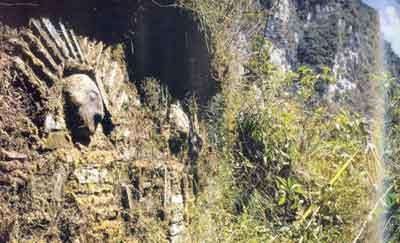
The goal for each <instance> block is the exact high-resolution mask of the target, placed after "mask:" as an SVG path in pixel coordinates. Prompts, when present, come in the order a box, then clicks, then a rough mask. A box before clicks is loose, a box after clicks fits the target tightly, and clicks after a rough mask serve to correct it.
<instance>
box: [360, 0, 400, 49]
mask: <svg viewBox="0 0 400 243" xmlns="http://www.w3.org/2000/svg"><path fill="white" fill-rule="evenodd" d="M363 2H365V3H367V4H368V5H370V6H372V7H373V8H375V9H377V10H378V11H379V15H380V18H381V30H382V32H383V35H384V38H385V40H387V41H388V42H390V43H391V44H392V48H393V50H394V52H395V53H396V54H397V55H399V56H400V3H399V2H400V1H396V0H363Z"/></svg>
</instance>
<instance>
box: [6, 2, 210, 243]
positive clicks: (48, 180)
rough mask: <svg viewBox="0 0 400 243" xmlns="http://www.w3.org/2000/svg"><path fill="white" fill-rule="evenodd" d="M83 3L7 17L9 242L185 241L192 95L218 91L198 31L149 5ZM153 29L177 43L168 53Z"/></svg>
mask: <svg viewBox="0 0 400 243" xmlns="http://www.w3.org/2000/svg"><path fill="white" fill-rule="evenodd" d="M79 2H80V1H72V2H69V3H66V2H63V3H61V6H62V7H64V9H63V11H60V12H58V10H61V8H62V7H60V6H54V2H52V1H42V4H41V5H40V7H38V8H29V7H27V9H28V10H27V9H26V6H23V7H21V8H18V7H15V8H12V10H11V11H10V12H9V13H7V14H4V15H3V18H2V20H3V23H1V29H2V32H1V34H0V36H1V37H0V38H1V40H0V63H1V67H0V68H1V70H0V75H1V80H2V82H1V84H0V113H1V116H0V145H1V146H0V222H1V223H0V242H184V239H185V227H186V225H187V223H188V221H189V214H188V213H187V207H188V204H189V202H190V201H191V199H192V198H193V196H194V194H195V192H196V190H197V189H198V187H199V183H198V182H199V177H198V171H197V170H198V168H199V166H200V164H199V163H198V161H200V160H201V159H200V158H201V154H202V151H203V150H202V138H201V136H200V132H199V126H198V121H197V118H196V117H197V112H198V110H194V108H193V107H194V106H190V105H188V104H189V103H188V102H184V101H183V97H184V96H185V93H186V92H188V91H193V93H200V94H202V95H203V96H202V98H205V99H204V102H206V101H207V94H204V92H209V91H210V90H211V91H210V92H209V93H210V95H211V93H213V92H214V91H213V90H215V89H216V87H215V84H214V83H212V82H208V81H209V80H210V77H209V68H208V61H209V60H208V53H207V51H206V50H205V49H204V40H203V39H201V35H200V32H199V26H197V22H196V21H195V20H194V18H190V20H191V22H185V21H179V19H180V18H186V20H187V19H189V17H188V16H191V14H192V13H183V11H181V10H177V9H168V10H166V9H165V11H164V9H163V8H160V7H158V6H157V5H154V4H149V2H147V3H146V4H143V5H141V4H139V2H140V1H137V2H135V1H130V2H129V3H127V2H128V1H126V2H125V3H119V4H114V5H112V6H111V5H108V1H103V2H98V1H94V2H85V4H82V5H81V6H80V7H81V8H78V5H79ZM86 4H87V5H86ZM91 4H92V5H91ZM121 6H124V7H125V9H124V8H123V7H121ZM96 7H97V9H96ZM148 8H157V9H158V12H155V13H153V12H151V11H150V10H149V9H148ZM24 10H27V11H28V14H27V15H25V14H23V15H18V14H19V13H21V11H22V12H23V11H24ZM55 10H57V11H55ZM73 10H77V11H73ZM127 11H128V12H129V11H131V12H130V14H127V13H126V12H127ZM110 12H112V13H113V14H115V16H114V18H113V19H107V21H109V22H107V21H105V19H106V18H105V17H104V15H103V14H106V13H107V14H110ZM65 13H67V14H66V15H67V16H65V15H64V14H65ZM150 13H151V16H148V15H149V14H150ZM63 16H64V17H65V18H64V20H62V21H61V24H59V23H58V19H59V18H62V17H63ZM157 16H159V18H158V17H157ZM168 16H173V17H174V20H175V21H174V22H173V23H171V22H169V23H165V24H164V25H163V26H162V29H158V28H157V26H154V25H151V24H150V23H149V22H151V21H156V22H160V21H162V20H163V19H165V18H167V17H168ZM29 18H32V19H31V21H30V22H28V19H29ZM130 18H132V19H135V18H138V20H137V19H135V20H133V21H132V22H135V21H136V20H137V21H138V22H135V23H136V24H137V25H139V26H141V28H139V27H138V28H137V29H135V28H134V26H136V25H135V23H132V22H130ZM65 19H69V20H71V21H68V20H65ZM79 20H81V21H82V22H80V21H79ZM100 20H102V21H105V22H104V23H108V24H109V25H111V26H108V27H110V28H108V27H104V26H103V27H104V29H102V30H99V29H98V24H95V25H92V23H93V22H96V21H100ZM150 20H151V21H150ZM181 20H182V19H181ZM120 22H123V23H124V25H118V26H114V24H115V23H120ZM175 23H180V24H186V27H185V26H184V27H185V28H183V29H182V28H180V27H182V26H174V25H173V24H175ZM96 26H97V27H96ZM114 27H115V28H114ZM126 28H132V29H130V32H129V31H128V30H127V29H126ZM108 30H112V31H108ZM153 31H154V33H158V34H159V35H160V36H161V35H162V34H165V35H168V33H169V34H170V36H166V37H167V38H168V39H170V40H171V41H169V42H168V43H167V44H166V45H167V46H166V47H165V49H162V48H161V49H160V46H159V45H160V43H159V41H160V40H158V39H157V38H158V37H160V36H156V37H154V36H152V35H146V34H145V33H144V32H146V33H149V32H150V33H151V32H153ZM162 31H164V32H162ZM170 31H172V32H170ZM73 32H75V33H77V34H76V35H75V34H73ZM133 32H134V33H139V34H140V35H141V39H140V38H138V37H137V38H133V37H132V36H131V35H132V33H133ZM188 33H190V36H191V37H193V38H194V39H193V40H190V42H189V40H188V39H187V35H188ZM139 39H140V40H139ZM172 39H174V40H179V43H186V44H185V45H183V46H181V45H178V46H176V45H175V44H176V43H175V42H173V41H172ZM145 45H146V46H145ZM139 47H143V49H142V50H141V51H140V52H137V51H136V48H139ZM152 47H154V48H155V47H157V48H159V49H157V50H159V52H158V53H156V52H154V49H152ZM190 50H193V51H190ZM150 54H151V55H159V57H162V58H160V62H149V61H147V62H145V61H143V59H144V58H145V59H146V60H150V59H157V57H154V56H152V57H149V56H148V55H150ZM138 55H139V56H138ZM173 60H176V61H179V64H178V63H174V62H173ZM149 63H156V64H155V65H154V66H150V64H149ZM171 67H173V69H170V68H171ZM135 68H136V69H135ZM194 68H197V69H196V70H194V71H193V69H194ZM136 70H139V71H140V73H139V74H137V73H136ZM184 70H186V71H187V72H186V71H185V72H184ZM190 70H192V71H193V72H189V71H190ZM155 71H157V72H155ZM181 71H182V72H181ZM182 73H183V74H182ZM166 74H168V75H169V76H168V75H166ZM189 74H190V75H189ZM138 75H139V76H141V78H142V79H143V80H142V79H140V80H135V78H137V77H138ZM149 76H155V78H150V77H149ZM185 78H187V80H186V81H187V82H186V83H182V82H184V81H185V80H184V79H185ZM135 81H136V82H135ZM201 82H205V83H207V86H202V85H201ZM135 84H137V86H135ZM196 91H198V92H196ZM185 104H186V105H185ZM192 108H193V110H192Z"/></svg>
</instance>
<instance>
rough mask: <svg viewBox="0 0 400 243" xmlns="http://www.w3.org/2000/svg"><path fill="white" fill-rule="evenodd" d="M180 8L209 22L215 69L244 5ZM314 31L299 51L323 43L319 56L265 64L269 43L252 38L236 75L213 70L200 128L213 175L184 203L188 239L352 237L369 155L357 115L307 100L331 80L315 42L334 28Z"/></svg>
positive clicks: (364, 208)
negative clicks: (293, 63) (216, 92)
mask: <svg viewBox="0 0 400 243" xmlns="http://www.w3.org/2000/svg"><path fill="white" fill-rule="evenodd" d="M207 4H208V5H207ZM186 6H187V7H189V8H191V9H193V10H194V11H196V12H198V13H199V15H200V18H202V19H204V21H207V23H208V24H209V25H211V28H210V32H211V35H214V37H215V39H214V41H215V46H214V47H215V48H216V52H218V54H217V55H216V56H217V58H218V62H217V64H215V63H214V65H217V68H216V69H217V70H218V71H220V70H219V69H218V68H221V67H223V66H224V65H225V66H226V65H230V64H231V62H232V59H231V58H234V57H233V56H231V55H230V54H229V53H231V49H229V48H226V43H227V42H229V40H228V39H227V38H228V37H229V34H226V33H224V32H225V30H224V28H227V29H229V27H230V26H231V24H232V23H234V22H235V21H239V19H240V18H242V17H243V16H244V15H243V11H240V10H238V9H236V8H240V7H241V6H245V7H247V6H248V4H246V3H244V2H243V1H238V2H236V1H228V2H226V1H208V0H205V1H186ZM225 13H227V14H225ZM239 13H240V14H239ZM235 14H237V15H238V18H236V16H235ZM223 15H224V16H223ZM221 33H222V34H221ZM316 34H317V35H318V36H317V37H316V38H317V39H318V40H317V41H315V40H313V38H314V37H313V36H311V35H312V33H309V35H310V36H309V38H308V40H309V43H308V44H310V43H311V44H310V46H307V47H306V46H304V48H309V49H307V50H306V49H305V50H304V58H308V57H306V56H308V55H309V57H310V58H313V57H311V56H312V55H314V53H316V52H319V51H320V49H321V48H322V49H326V50H324V51H322V52H321V53H322V54H323V56H318V58H322V59H321V60H314V61H313V60H311V62H312V63H314V64H315V66H314V67H313V69H311V68H308V67H300V68H299V69H298V70H297V71H296V72H290V73H282V72H281V71H280V70H279V69H278V68H276V67H275V66H274V65H272V64H271V62H270V59H269V52H270V48H271V46H270V44H269V43H268V42H267V41H266V40H265V39H264V38H263V37H260V36H256V37H255V38H254V41H253V46H252V47H253V49H252V50H251V53H253V55H251V56H250V58H249V60H248V62H247V63H246V64H245V68H246V69H247V71H248V72H247V75H246V76H245V77H240V78H237V77H235V75H234V74H231V73H229V71H227V70H229V68H225V69H223V70H224V72H217V73H218V74H220V73H224V75H218V77H219V78H220V81H221V82H222V87H223V90H222V94H221V95H220V96H218V97H217V98H215V102H213V103H212V104H211V106H210V107H211V109H210V114H214V115H211V117H213V122H212V124H213V125H212V129H210V130H211V131H212V134H213V135H214V136H211V137H213V138H215V140H217V141H218V142H216V144H217V145H218V150H219V158H220V161H218V163H217V164H218V165H219V175H218V177H217V178H213V179H212V178H209V180H210V185H209V186H208V187H207V188H205V191H206V193H204V194H202V195H201V196H200V197H199V198H198V201H197V202H196V204H195V205H196V206H195V207H194V208H193V209H192V210H193V211H192V213H193V215H194V217H193V219H192V220H193V221H192V225H191V229H190V232H191V235H192V237H194V238H195V239H194V242H270V241H272V242H318V243H319V242H341V241H342V242H352V240H353V239H354V237H355V236H356V234H357V233H358V231H359V229H360V224H359V222H362V221H363V220H364V219H365V218H366V216H367V215H368V213H369V209H370V208H371V203H370V200H368V199H369V198H371V197H372V196H373V195H374V188H373V186H372V185H373V184H374V183H376V181H374V180H373V179H371V180H370V179H368V178H376V175H375V174H374V173H375V172H374V169H375V168H376V158H375V157H374V155H373V154H372V153H370V152H368V149H367V144H368V143H367V141H368V136H369V135H368V132H367V130H368V127H367V125H366V121H365V120H364V119H363V118H362V117H361V116H360V115H358V114H356V113H353V112H350V111H349V110H347V109H345V108H343V109H339V110H338V109H335V108H333V107H331V106H330V105H329V103H327V102H317V101H319V100H323V98H321V96H322V95H323V94H324V92H325V90H324V87H326V86H327V85H329V84H332V83H334V82H335V80H334V78H333V75H332V73H331V71H330V70H329V68H326V67H325V66H324V65H329V64H330V63H328V62H326V60H328V59H330V56H331V55H332V53H334V52H335V50H334V48H336V43H328V44H327V45H329V46H328V47H327V46H324V45H325V44H323V45H322V46H319V45H320V44H321V43H326V40H332V39H333V38H331V35H336V33H335V32H334V28H332V27H330V28H328V29H327V30H322V29H321V30H318V31H317V32H316ZM313 43H314V44H315V45H314V44H313ZM331 44H332V45H331ZM310 47H311V48H310ZM332 48H333V49H332ZM325 58H326V60H325ZM233 60H235V59H233ZM331 60H333V58H331ZM308 61H309V60H308ZM308 61H307V62H308ZM321 87H323V88H321ZM215 114H217V115H216V116H215ZM215 117H218V118H217V119H214V118H215ZM350 158H351V159H350ZM349 161H350V162H349ZM335 177H337V180H335V183H334V185H331V184H330V181H331V180H332V178H335ZM310 208H311V209H312V210H311V211H310V210H309V209H310ZM308 211H310V212H311V214H308V213H307V212H308ZM303 217H304V220H303V219H302V218H303ZM204 239H206V240H204Z"/></svg>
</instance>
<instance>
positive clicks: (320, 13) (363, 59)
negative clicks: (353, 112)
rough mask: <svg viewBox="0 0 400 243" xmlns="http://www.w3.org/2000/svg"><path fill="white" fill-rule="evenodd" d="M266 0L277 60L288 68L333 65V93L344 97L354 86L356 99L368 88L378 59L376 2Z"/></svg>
mask: <svg viewBox="0 0 400 243" xmlns="http://www.w3.org/2000/svg"><path fill="white" fill-rule="evenodd" d="M265 6H266V7H267V9H268V11H269V13H270V14H269V18H268V22H267V27H266V31H265V35H266V37H267V38H268V39H270V40H271V42H272V43H273V46H274V49H273V51H272V60H273V62H274V63H275V64H277V65H279V66H280V67H282V68H283V69H284V70H295V69H296V68H298V67H299V66H301V65H307V66H311V67H314V68H318V67H320V66H327V67H329V68H331V69H332V71H333V72H334V74H335V76H336V78H337V83H336V85H332V86H331V87H329V91H330V93H331V94H332V95H334V96H336V98H343V97H344V96H345V95H344V93H345V92H347V91H350V92H348V93H350V94H351V96H352V100H353V101H352V103H354V104H356V102H357V100H358V99H360V98H361V96H363V95H362V94H365V93H368V90H369V89H370V86H371V84H369V82H368V80H369V78H370V75H371V74H373V73H374V72H376V71H377V70H378V69H379V65H380V64H379V61H378V60H380V58H379V55H380V54H379V47H380V38H379V36H380V35H379V33H380V30H379V19H378V16H377V13H376V12H375V11H374V10H373V9H372V8H370V7H368V6H367V5H365V4H363V3H362V2H361V1H360V0H351V1H342V0H335V1H324V0H316V1H311V0H310V1H297V0H281V1H268V3H267V4H266V5H265ZM363 102H364V103H365V102H367V101H366V100H364V101H363Z"/></svg>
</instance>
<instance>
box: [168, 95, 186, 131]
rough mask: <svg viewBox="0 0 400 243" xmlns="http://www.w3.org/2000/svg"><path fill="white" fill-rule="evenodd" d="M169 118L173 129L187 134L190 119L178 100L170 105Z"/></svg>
mask: <svg viewBox="0 0 400 243" xmlns="http://www.w3.org/2000/svg"><path fill="white" fill-rule="evenodd" d="M169 120H170V122H171V126H172V128H173V129H175V130H176V131H177V132H179V133H181V134H183V135H186V136H188V135H189V132H190V120H189V117H188V115H187V114H186V113H185V112H184V111H183V108H182V105H181V104H180V103H179V102H176V103H175V104H172V105H171V107H170V111H169Z"/></svg>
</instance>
